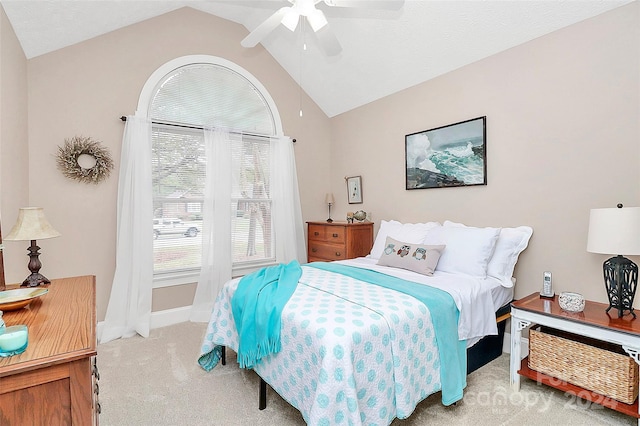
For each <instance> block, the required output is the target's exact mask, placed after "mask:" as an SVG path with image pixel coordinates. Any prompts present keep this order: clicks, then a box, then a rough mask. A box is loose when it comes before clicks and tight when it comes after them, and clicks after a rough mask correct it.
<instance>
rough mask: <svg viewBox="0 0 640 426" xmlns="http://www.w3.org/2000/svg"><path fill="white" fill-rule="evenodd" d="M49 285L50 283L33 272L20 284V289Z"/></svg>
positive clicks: (39, 274)
mask: <svg viewBox="0 0 640 426" xmlns="http://www.w3.org/2000/svg"><path fill="white" fill-rule="evenodd" d="M46 284H51V281H50V280H49V279H48V278H47V277H45V276H44V275H42V274H41V273H39V272H33V273H32V274H31V275H29V276H28V277H27V278H25V280H24V281H22V284H20V287H38V286H41V285H46Z"/></svg>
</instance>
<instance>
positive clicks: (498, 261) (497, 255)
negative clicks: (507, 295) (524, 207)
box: [444, 221, 533, 288]
mask: <svg viewBox="0 0 640 426" xmlns="http://www.w3.org/2000/svg"><path fill="white" fill-rule="evenodd" d="M444 226H454V227H455V226H457V227H467V226H466V225H464V224H462V223H455V222H450V221H445V222H444ZM531 235H533V229H532V228H531V227H529V226H518V227H516V228H502V229H501V230H500V235H499V236H498V241H497V242H496V248H495V250H494V252H493V256H491V259H490V260H489V264H488V265H487V275H489V276H490V277H494V278H497V279H498V280H500V282H501V283H502V286H503V287H507V288H510V287H513V280H512V277H513V270H514V268H515V267H516V262H517V261H518V256H520V253H522V252H523V251H524V249H526V248H527V245H528V244H529V239H530V238H531Z"/></svg>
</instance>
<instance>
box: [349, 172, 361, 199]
mask: <svg viewBox="0 0 640 426" xmlns="http://www.w3.org/2000/svg"><path fill="white" fill-rule="evenodd" d="M346 179H347V200H348V201H349V204H362V177H361V176H351V177H348V178H346Z"/></svg>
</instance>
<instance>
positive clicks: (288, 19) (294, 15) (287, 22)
mask: <svg viewBox="0 0 640 426" xmlns="http://www.w3.org/2000/svg"><path fill="white" fill-rule="evenodd" d="M299 20H300V14H299V13H298V12H296V11H295V10H293V9H292V10H289V11H288V12H287V13H286V14H285V15H284V17H283V18H282V25H284V26H285V27H287V28H288V29H289V30H290V31H292V32H293V31H295V30H296V27H297V26H298V21H299Z"/></svg>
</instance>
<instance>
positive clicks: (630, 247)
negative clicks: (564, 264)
mask: <svg viewBox="0 0 640 426" xmlns="http://www.w3.org/2000/svg"><path fill="white" fill-rule="evenodd" d="M587 251H588V252H591V253H601V254H615V255H636V254H640V207H622V208H607V209H591V213H590V215H589V236H588V239H587Z"/></svg>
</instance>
